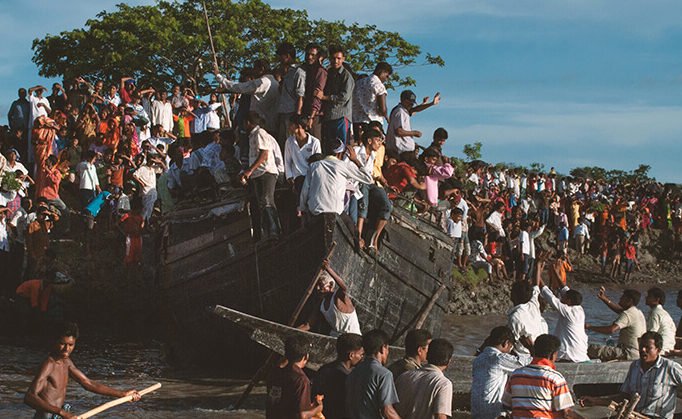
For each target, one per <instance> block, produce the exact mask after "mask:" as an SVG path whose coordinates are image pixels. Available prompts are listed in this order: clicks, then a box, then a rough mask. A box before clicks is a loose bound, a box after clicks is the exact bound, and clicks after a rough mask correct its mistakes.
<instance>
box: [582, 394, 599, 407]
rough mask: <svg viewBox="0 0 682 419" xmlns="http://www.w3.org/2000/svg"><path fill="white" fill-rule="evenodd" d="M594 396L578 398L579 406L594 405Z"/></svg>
mask: <svg viewBox="0 0 682 419" xmlns="http://www.w3.org/2000/svg"><path fill="white" fill-rule="evenodd" d="M594 402H595V397H590V396H583V397H581V398H579V399H578V404H579V405H580V407H590V406H594V405H595V403H594Z"/></svg>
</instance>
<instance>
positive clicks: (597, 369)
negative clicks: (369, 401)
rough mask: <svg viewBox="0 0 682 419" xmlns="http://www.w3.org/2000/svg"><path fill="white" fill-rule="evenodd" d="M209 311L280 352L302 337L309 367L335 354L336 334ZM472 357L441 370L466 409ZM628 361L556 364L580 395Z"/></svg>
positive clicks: (600, 386)
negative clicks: (290, 340) (294, 338)
mask: <svg viewBox="0 0 682 419" xmlns="http://www.w3.org/2000/svg"><path fill="white" fill-rule="evenodd" d="M211 312H212V313H213V314H214V315H216V316H218V317H220V318H223V319H226V320H229V321H230V322H232V323H233V324H235V325H236V326H238V327H239V328H240V329H242V330H243V331H244V332H245V333H246V334H248V336H249V338H250V339H251V340H253V341H254V342H257V343H258V344H260V345H262V346H263V347H266V348H268V349H269V350H271V351H274V352H276V353H278V354H280V355H283V354H284V341H285V340H286V338H287V337H289V336H300V337H302V338H304V339H306V340H307V341H308V342H309V343H310V347H311V352H310V359H309V361H308V368H310V369H312V370H316V369H318V368H319V367H320V366H321V365H324V364H326V363H328V362H331V361H333V360H334V359H335V358H336V349H335V348H336V338H333V337H330V336H325V335H320V334H317V333H310V332H305V331H303V330H300V329H296V328H292V327H288V326H285V325H282V324H278V323H275V322H272V321H268V320H265V319H260V318H258V317H256V316H251V315H248V314H246V313H241V312H239V311H237V310H233V309H230V308H227V307H223V306H219V305H218V306H215V307H213V308H212V309H211ZM403 355H404V350H403V348H397V347H391V349H390V351H389V362H390V359H398V358H400V357H402V356H403ZM473 360H474V357H473V356H454V357H453V358H452V361H451V362H450V368H448V369H447V370H446V371H445V374H446V375H447V377H448V378H449V379H450V380H451V381H452V384H453V391H454V392H455V393H456V394H457V395H458V396H459V397H455V403H458V405H456V407H457V408H464V409H466V408H467V406H468V405H467V403H468V397H469V395H470V392H471V373H472V364H473ZM677 361H679V360H677ZM630 364H631V362H630V361H620V362H604V363H599V362H583V363H577V364H576V363H568V362H560V363H557V364H556V366H557V369H558V370H559V371H560V372H561V373H562V374H563V376H564V377H565V378H566V381H567V382H568V383H569V385H570V386H571V388H572V389H573V391H574V393H575V394H576V395H582V394H595V393H597V392H599V393H603V394H613V393H615V392H617V390H618V388H617V386H620V384H621V383H622V382H623V381H625V376H626V375H627V372H628V369H629V368H630Z"/></svg>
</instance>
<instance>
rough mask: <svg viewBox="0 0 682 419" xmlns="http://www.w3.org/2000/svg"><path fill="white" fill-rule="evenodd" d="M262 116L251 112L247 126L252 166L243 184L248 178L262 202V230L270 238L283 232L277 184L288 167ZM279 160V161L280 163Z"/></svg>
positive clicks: (245, 174) (256, 195)
mask: <svg viewBox="0 0 682 419" xmlns="http://www.w3.org/2000/svg"><path fill="white" fill-rule="evenodd" d="M262 122H263V120H262V118H261V117H260V116H259V115H258V113H256V112H255V111H251V112H249V116H248V118H247V120H246V129H247V130H248V131H249V164H250V166H249V168H248V169H246V170H245V171H244V173H243V174H242V183H246V181H247V180H248V181H249V183H250V188H251V189H252V190H253V193H254V195H255V198H256V202H257V204H258V212H259V214H260V222H261V229H262V230H263V232H264V233H265V237H266V238H277V237H279V234H280V232H281V228H280V223H279V214H278V213H277V206H275V186H276V185H277V177H278V176H279V173H280V164H281V165H282V170H283V169H284V166H283V165H284V161H283V159H282V152H281V150H280V148H279V145H278V144H277V141H276V140H275V139H274V138H273V136H272V135H270V134H268V132H267V131H266V130H265V129H263V128H261V125H262ZM278 160H279V164H278Z"/></svg>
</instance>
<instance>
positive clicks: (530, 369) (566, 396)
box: [502, 335, 582, 419]
mask: <svg viewBox="0 0 682 419" xmlns="http://www.w3.org/2000/svg"><path fill="white" fill-rule="evenodd" d="M560 346H561V342H560V341H559V338H557V337H556V336H553V335H540V336H538V338H537V339H536V340H535V344H534V347H533V352H534V354H535V356H534V358H533V361H532V362H531V363H530V364H529V365H527V366H525V367H521V368H519V369H517V370H516V371H514V372H513V373H512V375H511V377H510V378H509V381H507V385H506V387H505V390H504V395H503V396H502V404H503V405H504V407H505V409H508V410H511V417H512V418H531V417H532V418H567V419H572V418H582V416H580V415H579V414H577V413H576V412H574V411H573V406H574V403H573V397H571V391H570V389H569V387H568V384H567V383H566V379H565V378H564V376H563V375H561V373H560V372H559V371H557V370H556V367H555V365H554V362H556V360H557V354H558V351H559V347H560Z"/></svg>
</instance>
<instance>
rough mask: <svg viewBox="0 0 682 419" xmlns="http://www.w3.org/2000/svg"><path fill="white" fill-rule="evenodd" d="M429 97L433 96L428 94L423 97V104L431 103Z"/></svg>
mask: <svg viewBox="0 0 682 419" xmlns="http://www.w3.org/2000/svg"><path fill="white" fill-rule="evenodd" d="M429 99H431V96H426V97H425V98H424V99H422V105H426V104H427V103H429Z"/></svg>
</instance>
